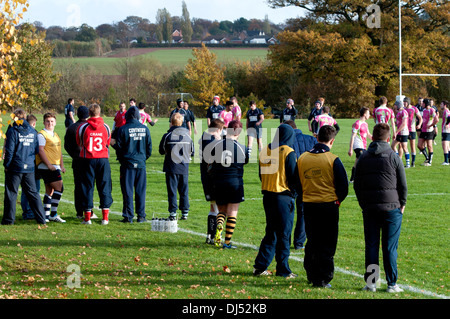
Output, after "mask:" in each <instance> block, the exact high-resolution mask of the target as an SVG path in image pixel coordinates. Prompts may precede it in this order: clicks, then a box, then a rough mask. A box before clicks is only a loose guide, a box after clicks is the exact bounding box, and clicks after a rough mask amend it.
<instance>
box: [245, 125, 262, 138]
mask: <svg viewBox="0 0 450 319" xmlns="http://www.w3.org/2000/svg"><path fill="white" fill-rule="evenodd" d="M247 135H248V136H251V137H253V138H261V135H262V128H261V126H260V127H249V128H248V130H247Z"/></svg>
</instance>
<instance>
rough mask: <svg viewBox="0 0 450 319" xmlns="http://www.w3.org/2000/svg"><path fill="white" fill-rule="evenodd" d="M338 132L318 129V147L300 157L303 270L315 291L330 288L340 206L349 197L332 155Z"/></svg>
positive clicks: (340, 166) (337, 161) (342, 172)
mask: <svg viewBox="0 0 450 319" xmlns="http://www.w3.org/2000/svg"><path fill="white" fill-rule="evenodd" d="M335 137H336V129H335V128H334V127H332V126H330V125H325V126H322V127H321V128H320V129H319V134H318V138H317V140H318V143H317V144H316V145H315V146H314V148H313V149H312V150H310V151H308V152H305V153H303V154H302V156H300V158H299V159H298V162H297V166H298V172H299V176H300V184H299V187H298V194H301V195H302V196H303V209H304V214H305V230H306V236H307V238H308V241H307V242H306V246H305V258H304V263H303V266H304V268H305V270H306V276H307V278H308V281H309V282H311V283H312V285H313V286H314V287H325V288H331V285H330V281H331V280H332V279H333V277H334V254H335V252H336V246H337V241H338V230H339V206H340V205H341V203H342V202H343V201H344V199H345V198H346V197H347V195H348V180H347V173H346V171H345V168H344V165H343V164H342V162H341V160H340V159H339V157H337V156H336V155H334V154H332V153H331V152H330V150H331V147H332V146H333V143H334V139H335Z"/></svg>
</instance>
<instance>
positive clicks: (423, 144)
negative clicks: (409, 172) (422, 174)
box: [417, 99, 439, 166]
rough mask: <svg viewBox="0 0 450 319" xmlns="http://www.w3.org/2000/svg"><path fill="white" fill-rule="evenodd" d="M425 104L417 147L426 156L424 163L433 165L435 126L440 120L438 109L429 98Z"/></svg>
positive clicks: (425, 100) (424, 164) (424, 101)
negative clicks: (434, 107)
mask: <svg viewBox="0 0 450 319" xmlns="http://www.w3.org/2000/svg"><path fill="white" fill-rule="evenodd" d="M423 104H424V106H425V109H424V110H423V115H422V118H423V124H422V132H421V133H420V136H419V144H418V145H417V147H418V148H419V150H420V151H421V152H422V154H423V155H424V156H425V162H424V163H423V164H422V165H423V166H431V163H432V161H433V137H434V134H435V133H434V126H435V125H436V124H437V122H438V121H439V118H438V117H437V116H436V111H435V110H434V109H433V108H432V107H431V103H430V100H429V99H424V100H423ZM427 149H428V152H427Z"/></svg>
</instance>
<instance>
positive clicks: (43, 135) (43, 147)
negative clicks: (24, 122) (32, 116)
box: [36, 113, 66, 223]
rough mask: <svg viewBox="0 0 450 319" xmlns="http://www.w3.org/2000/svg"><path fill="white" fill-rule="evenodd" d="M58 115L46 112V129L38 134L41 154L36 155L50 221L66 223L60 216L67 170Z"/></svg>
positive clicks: (46, 210)
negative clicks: (59, 134)
mask: <svg viewBox="0 0 450 319" xmlns="http://www.w3.org/2000/svg"><path fill="white" fill-rule="evenodd" d="M55 126H56V116H55V115H54V114H53V113H45V114H44V129H43V130H41V131H40V132H39V134H38V141H39V155H38V156H36V165H37V168H38V169H39V175H40V176H41V177H42V179H43V180H44V184H45V195H44V200H43V203H44V210H45V215H46V218H47V219H48V220H49V221H54V222H59V223H65V222H66V221H65V220H64V219H62V218H61V217H59V215H58V206H59V202H60V200H61V197H62V194H63V191H64V186H63V180H62V173H65V172H66V169H65V168H64V162H63V157H62V145H61V139H60V138H59V136H58V134H57V133H56V132H55Z"/></svg>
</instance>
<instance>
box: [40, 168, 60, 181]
mask: <svg viewBox="0 0 450 319" xmlns="http://www.w3.org/2000/svg"><path fill="white" fill-rule="evenodd" d="M38 172H39V175H41V177H42V179H43V180H44V183H45V184H51V183H53V182H58V181H62V175H61V171H60V170H59V169H57V170H56V171H51V170H49V169H39V170H38Z"/></svg>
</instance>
